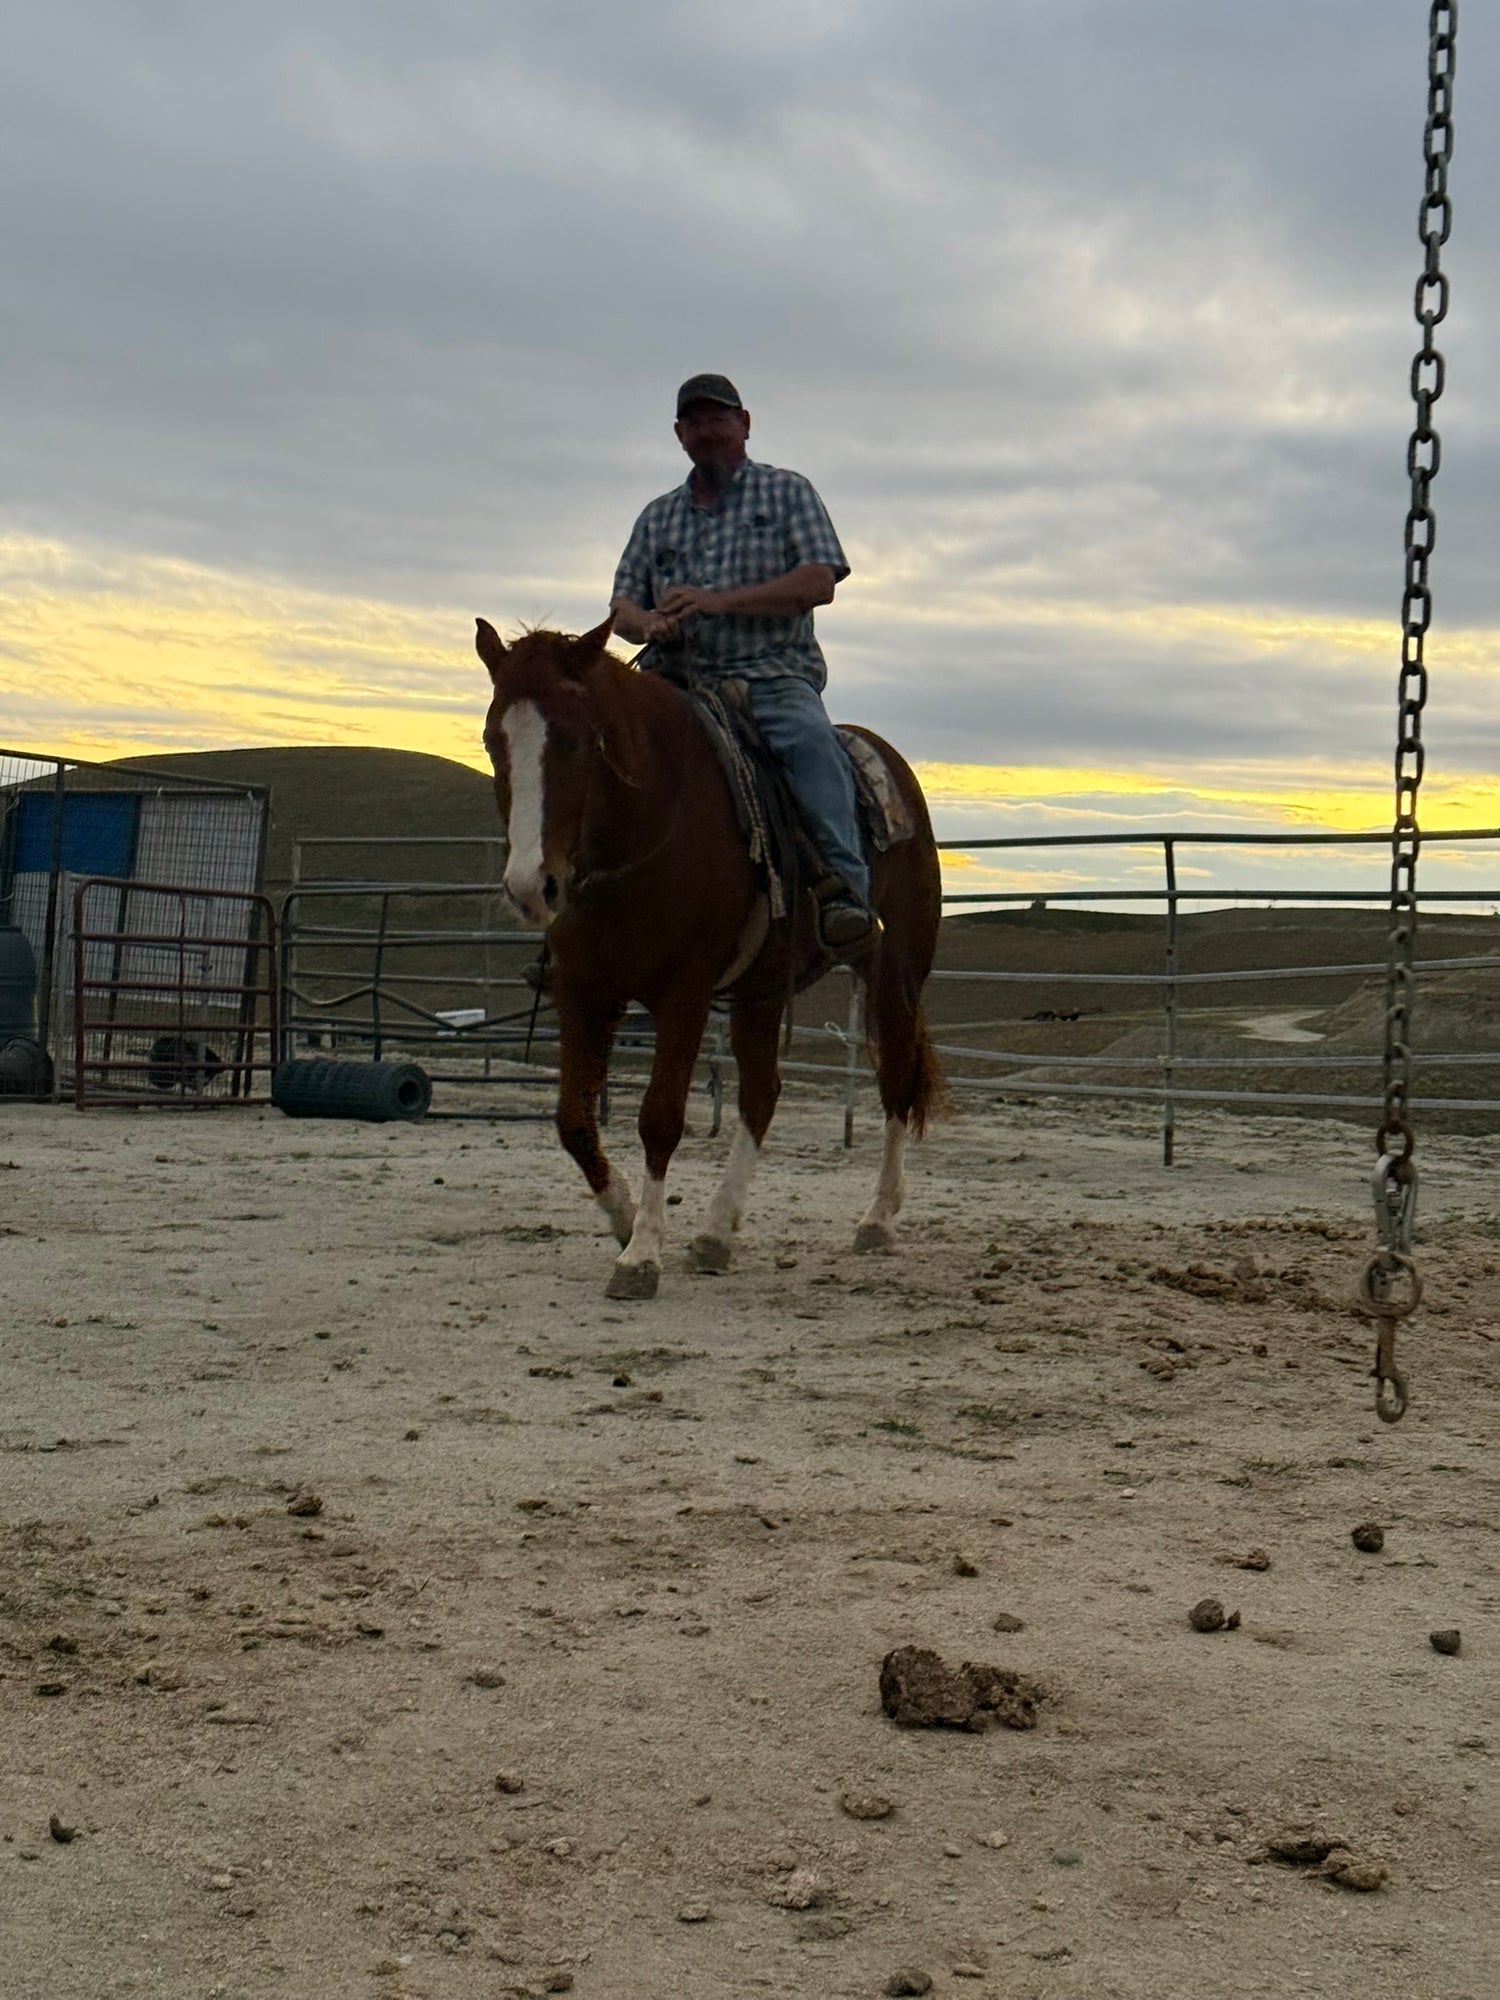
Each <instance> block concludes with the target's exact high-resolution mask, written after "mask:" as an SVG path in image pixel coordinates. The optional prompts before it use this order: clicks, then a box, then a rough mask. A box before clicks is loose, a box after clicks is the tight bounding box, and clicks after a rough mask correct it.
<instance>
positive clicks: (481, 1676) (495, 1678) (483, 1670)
mask: <svg viewBox="0 0 1500 2000" xmlns="http://www.w3.org/2000/svg"><path fill="white" fill-rule="evenodd" d="M469 1680H470V1682H471V1683H472V1685H473V1686H474V1687H477V1688H503V1687H504V1686H505V1676H504V1674H502V1673H501V1671H500V1669H499V1668H498V1667H476V1668H475V1669H474V1671H473V1673H471V1674H470V1675H469Z"/></svg>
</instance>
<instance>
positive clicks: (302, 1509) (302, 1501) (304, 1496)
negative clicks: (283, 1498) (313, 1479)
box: [286, 1486, 323, 1517]
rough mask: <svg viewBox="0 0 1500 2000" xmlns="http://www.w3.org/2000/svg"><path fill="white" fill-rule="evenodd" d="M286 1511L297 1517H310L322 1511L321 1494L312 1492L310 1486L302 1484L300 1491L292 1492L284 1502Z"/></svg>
mask: <svg viewBox="0 0 1500 2000" xmlns="http://www.w3.org/2000/svg"><path fill="white" fill-rule="evenodd" d="M286 1511H287V1512H288V1513H289V1514H295V1515H297V1516H299V1517H310V1516H312V1515H314V1514H321V1513H322V1511H323V1496H322V1494H321V1493H314V1491H313V1490H312V1488H311V1487H310V1486H304V1487H303V1488H302V1490H301V1492H300V1493H294V1494H293V1495H292V1497H291V1499H290V1500H288V1501H287V1503H286Z"/></svg>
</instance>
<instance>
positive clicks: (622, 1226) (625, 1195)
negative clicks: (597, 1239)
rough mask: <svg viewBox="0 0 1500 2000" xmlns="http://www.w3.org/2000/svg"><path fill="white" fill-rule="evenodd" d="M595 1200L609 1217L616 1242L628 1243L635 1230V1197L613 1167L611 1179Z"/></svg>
mask: <svg viewBox="0 0 1500 2000" xmlns="http://www.w3.org/2000/svg"><path fill="white" fill-rule="evenodd" d="M594 1199H595V1200H596V1201H597V1202H598V1204H599V1206H600V1207H601V1208H602V1209H603V1210H604V1213H605V1214H606V1215H607V1216H608V1217H609V1226H610V1228H611V1230H612V1231H613V1232H614V1236H615V1240H616V1242H618V1243H628V1242H629V1241H630V1232H631V1231H632V1230H633V1229H634V1228H635V1196H634V1195H633V1194H632V1193H631V1192H630V1183H629V1181H628V1180H626V1178H625V1176H624V1175H623V1174H622V1173H620V1172H618V1171H617V1170H616V1169H615V1168H614V1167H611V1168H610V1170H609V1179H608V1180H607V1181H606V1182H605V1184H604V1187H603V1189H602V1191H601V1192H600V1193H599V1194H597V1195H595V1197H594Z"/></svg>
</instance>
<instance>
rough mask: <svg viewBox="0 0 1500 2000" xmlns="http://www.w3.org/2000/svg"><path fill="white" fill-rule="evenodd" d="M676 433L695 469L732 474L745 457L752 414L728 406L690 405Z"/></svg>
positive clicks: (724, 404)
mask: <svg viewBox="0 0 1500 2000" xmlns="http://www.w3.org/2000/svg"><path fill="white" fill-rule="evenodd" d="M673 429H674V430H675V431H676V433H677V442H678V443H679V444H680V445H681V446H682V448H683V450H684V451H685V452H686V453H687V455H688V457H689V458H690V459H691V460H692V461H693V463H694V465H706V466H716V467H722V468H724V469H725V470H731V469H732V468H733V467H735V466H736V465H738V464H739V462H740V460H741V459H742V458H743V457H744V456H745V440H746V438H747V437H749V435H750V412H749V411H748V410H732V409H730V408H729V406H728V405H727V404H726V403H709V402H701V403H689V404H688V406H687V408H686V409H685V410H684V411H683V413H682V415H681V416H680V417H679V418H678V419H677V422H676V423H675V424H674V425H673Z"/></svg>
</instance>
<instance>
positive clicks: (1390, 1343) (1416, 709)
mask: <svg viewBox="0 0 1500 2000" xmlns="http://www.w3.org/2000/svg"><path fill="white" fill-rule="evenodd" d="M1457 30H1458V0H1433V6H1432V9H1431V12H1430V14H1429V16H1428V36H1427V42H1428V48H1427V122H1426V124H1425V126H1424V127H1423V131H1422V151H1423V157H1424V159H1425V162H1426V182H1425V185H1424V188H1423V193H1422V205H1421V208H1420V210H1419V212H1418V221H1417V228H1418V234H1419V235H1420V237H1421V239H1422V245H1423V248H1424V250H1425V251H1426V261H1425V263H1424V265H1423V268H1422V273H1421V276H1420V277H1419V278H1418V279H1417V288H1416V297H1415V310H1416V318H1417V324H1418V325H1419V326H1420V327H1421V329H1422V345H1421V346H1420V347H1419V348H1418V350H1417V353H1416V356H1415V358H1414V359H1413V361H1412V364H1411V395H1412V401H1413V403H1414V404H1415V405H1416V422H1415V424H1414V426H1413V429H1412V434H1411V442H1410V443H1409V444H1408V446H1407V448H1406V469H1407V472H1408V474H1409V475H1410V478H1411V505H1410V507H1409V508H1408V509H1407V515H1406V584H1405V590H1404V591H1403V594H1402V599H1401V677H1400V682H1399V685H1398V689H1397V726H1396V810H1395V819H1394V821H1393V823H1392V827H1391V896H1390V914H1391V927H1390V940H1389V956H1388V958H1387V962H1386V983H1385V1066H1384V1084H1385V1092H1384V1106H1383V1110H1382V1114H1381V1121H1380V1129H1379V1131H1378V1132H1377V1133H1376V1135H1375V1150H1376V1152H1377V1153H1378V1155H1379V1164H1378V1165H1377V1166H1376V1168H1375V1176H1374V1196H1375V1230H1376V1235H1377V1237H1378V1239H1379V1247H1378V1248H1377V1250H1376V1251H1375V1254H1374V1255H1373V1256H1372V1257H1371V1259H1370V1261H1369V1263H1368V1264H1367V1265H1366V1267H1365V1272H1364V1276H1363V1277H1362V1279H1361V1280H1360V1287H1359V1295H1360V1302H1361V1304H1362V1305H1363V1307H1364V1309H1365V1310H1366V1311H1367V1312H1368V1313H1369V1314H1370V1315H1371V1317H1372V1318H1373V1319H1374V1321H1375V1324H1376V1337H1375V1367H1374V1370H1373V1373H1374V1376H1375V1414H1376V1415H1377V1416H1378V1417H1379V1418H1380V1420H1381V1422H1382V1423H1387V1424H1394V1423H1399V1422H1400V1420H1401V1418H1402V1417H1404V1416H1405V1414H1406V1402H1407V1386H1406V1377H1405V1375H1404V1374H1403V1373H1402V1371H1401V1369H1400V1367H1399V1366H1398V1365H1397V1362H1396V1328H1397V1326H1398V1324H1399V1323H1400V1321H1401V1320H1403V1319H1405V1318H1406V1317H1407V1316H1408V1315H1409V1314H1410V1313H1413V1312H1415V1310H1416V1308H1417V1305H1418V1303H1419V1301H1420V1300H1421V1297H1422V1279H1421V1274H1420V1273H1419V1271H1418V1270H1417V1266H1416V1261H1415V1259H1414V1258H1413V1256H1412V1236H1413V1231H1414V1229H1415V1225H1416V1216H1417V1164H1416V1160H1415V1158H1414V1154H1415V1151H1416V1136H1415V1134H1414V1133H1413V1131H1412V1127H1411V1123H1410V1112H1411V1077H1412V1053H1411V1022H1412V1011H1413V1002H1414V1000H1415V997H1416V980H1415V973H1414V957H1415V949H1416V936H1417V855H1418V853H1419V852H1420V850H1421V845H1422V835H1421V829H1420V827H1419V826H1418V824H1417V796H1418V793H1419V792H1420V790H1421V785H1422V769H1423V764H1424V752H1423V749H1422V710H1423V708H1424V707H1425V706H1426V703H1427V668H1426V665H1425V663H1424V660H1423V647H1424V642H1425V639H1426V636H1427V630H1428V627H1429V626H1430V625H1431V623H1432V589H1431V586H1430V584H1429V583H1428V580H1427V565H1428V560H1429V558H1430V557H1431V555H1432V551H1433V547H1434V545H1435V544H1436V541H1437V521H1436V518H1435V516H1434V514H1433V511H1432V506H1431V490H1432V482H1433V480H1434V479H1435V478H1436V477H1437V472H1438V467H1439V466H1440V465H1441V464H1442V457H1443V452H1442V441H1441V440H1440V438H1439V437H1438V434H1437V432H1436V431H1435V430H1434V429H1433V427H1432V409H1433V405H1434V404H1435V403H1436V402H1437V400H1438V398H1439V396H1441V395H1442V393H1443V382H1444V376H1445V369H1444V365H1443V357H1442V355H1441V354H1440V353H1439V352H1438V350H1437V348H1436V347H1435V346H1434V344H1433V332H1434V329H1435V328H1437V327H1438V326H1440V325H1441V324H1442V322H1443V320H1444V319H1445V318H1446V317H1447V314H1448V280H1447V277H1446V276H1445V275H1444V273H1443V270H1442V265H1441V252H1442V247H1443V245H1444V244H1445V243H1446V242H1447V241H1448V237H1449V234H1450V232H1451V230H1452V228H1453V203H1452V201H1451V200H1450V199H1449V195H1448V162H1449V161H1450V160H1451V159H1452V157H1453V71H1454V57H1455V37H1456V34H1457Z"/></svg>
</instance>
